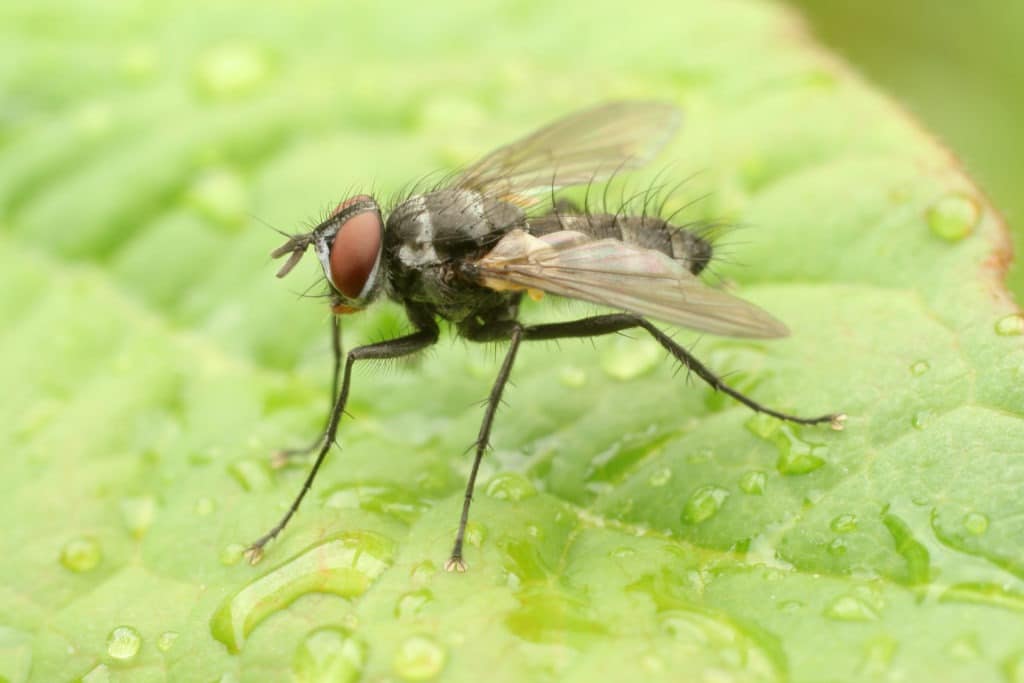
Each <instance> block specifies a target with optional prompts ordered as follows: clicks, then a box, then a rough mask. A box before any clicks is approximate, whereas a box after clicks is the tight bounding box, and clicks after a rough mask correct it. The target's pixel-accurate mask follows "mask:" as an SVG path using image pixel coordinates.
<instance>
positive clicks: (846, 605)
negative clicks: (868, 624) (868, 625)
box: [825, 595, 878, 621]
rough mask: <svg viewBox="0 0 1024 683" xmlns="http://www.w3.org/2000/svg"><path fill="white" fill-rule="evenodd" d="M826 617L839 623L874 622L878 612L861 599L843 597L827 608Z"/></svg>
mask: <svg viewBox="0 0 1024 683" xmlns="http://www.w3.org/2000/svg"><path fill="white" fill-rule="evenodd" d="M825 616H826V617H828V618H829V619H837V620H839V621H874V620H875V619H878V612H876V611H875V610H874V608H872V607H871V605H869V604H867V603H866V602H864V601H863V600H861V599H860V598H857V597H854V596H852V595H843V596H840V597H838V598H836V599H835V600H833V601H832V602H831V603H830V604H829V605H828V607H826V608H825Z"/></svg>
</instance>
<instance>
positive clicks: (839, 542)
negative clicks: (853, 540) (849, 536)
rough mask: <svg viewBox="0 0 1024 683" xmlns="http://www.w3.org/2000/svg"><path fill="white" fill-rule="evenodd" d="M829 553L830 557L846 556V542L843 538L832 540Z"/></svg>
mask: <svg viewBox="0 0 1024 683" xmlns="http://www.w3.org/2000/svg"><path fill="white" fill-rule="evenodd" d="M828 552H829V554H830V555H837V556H839V555H845V554H846V541H845V540H843V539H841V538H834V539H832V542H831V543H829V544H828Z"/></svg>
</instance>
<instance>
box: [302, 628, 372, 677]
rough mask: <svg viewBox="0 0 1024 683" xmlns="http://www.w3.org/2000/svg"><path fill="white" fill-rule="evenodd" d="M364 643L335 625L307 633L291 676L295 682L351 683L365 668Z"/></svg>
mask: <svg viewBox="0 0 1024 683" xmlns="http://www.w3.org/2000/svg"><path fill="white" fill-rule="evenodd" d="M366 654H367V647H366V644H365V643H363V642H362V641H361V640H359V639H358V638H356V637H355V636H354V635H353V634H352V632H351V631H350V630H349V629H346V628H340V627H337V626H329V627H326V628H318V629H316V630H315V631H312V632H311V633H309V634H308V635H307V636H306V637H305V638H303V640H302V642H301V643H299V646H298V648H296V650H295V657H294V659H293V660H292V673H293V674H294V680H295V681H296V682H297V683H352V682H353V681H356V680H358V679H359V677H360V676H361V675H362V672H363V668H364V667H365V666H366Z"/></svg>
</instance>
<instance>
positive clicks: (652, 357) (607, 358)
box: [599, 336, 662, 381]
mask: <svg viewBox="0 0 1024 683" xmlns="http://www.w3.org/2000/svg"><path fill="white" fill-rule="evenodd" d="M661 357H662V349H661V346H659V345H658V343H657V342H655V341H654V340H653V339H629V338H628V337H621V336H618V337H616V338H615V339H613V340H610V341H609V342H608V345H607V347H605V348H603V349H602V350H601V357H600V361H599V362H600V364H601V369H602V370H604V371H605V372H606V373H607V374H608V376H609V377H611V378H612V379H617V380H620V381H627V380H631V379H636V378H637V377H640V376H641V375H646V374H647V373H648V372H650V371H651V370H653V369H654V367H655V366H656V365H657V364H658V363H659V362H660V361H661Z"/></svg>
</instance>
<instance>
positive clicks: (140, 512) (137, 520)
mask: <svg viewBox="0 0 1024 683" xmlns="http://www.w3.org/2000/svg"><path fill="white" fill-rule="evenodd" d="M155 516H156V500H155V499H154V498H153V497H152V496H139V497H137V498H125V499H124V500H122V501H121V519H122V520H123V521H124V525H125V527H127V528H128V531H130V532H131V534H132V536H134V537H135V538H142V537H143V536H145V534H146V531H148V530H149V527H150V525H151V524H152V523H153V518H154V517H155Z"/></svg>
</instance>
